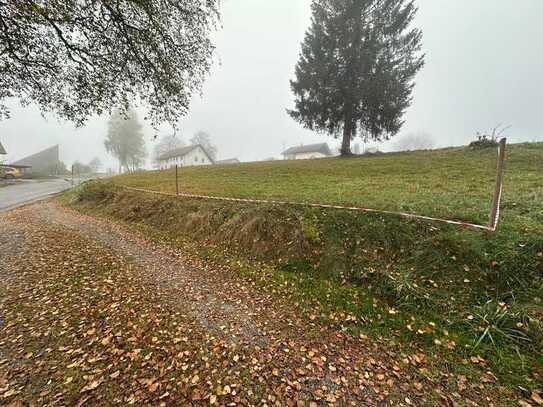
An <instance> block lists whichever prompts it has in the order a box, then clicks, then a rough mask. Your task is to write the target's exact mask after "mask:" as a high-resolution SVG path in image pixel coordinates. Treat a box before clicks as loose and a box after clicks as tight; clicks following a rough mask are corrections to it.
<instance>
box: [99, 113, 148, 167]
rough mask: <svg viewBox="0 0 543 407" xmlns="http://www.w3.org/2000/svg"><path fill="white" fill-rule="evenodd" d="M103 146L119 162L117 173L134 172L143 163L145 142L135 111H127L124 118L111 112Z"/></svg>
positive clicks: (145, 154)
mask: <svg viewBox="0 0 543 407" xmlns="http://www.w3.org/2000/svg"><path fill="white" fill-rule="evenodd" d="M104 145H105V147H106V150H107V152H108V153H110V154H111V155H112V156H114V157H115V158H117V160H119V172H122V171H123V169H124V170H126V171H135V170H137V169H138V168H140V167H141V166H142V165H143V164H144V163H145V157H146V156H147V152H146V151H145V140H144V139H143V131H142V127H141V124H140V123H139V122H138V118H137V115H136V112H135V111H133V110H129V111H128V113H127V115H126V116H125V115H123V114H121V112H119V111H115V112H113V114H112V115H111V118H110V119H109V123H108V133H107V137H106V140H105V142H104Z"/></svg>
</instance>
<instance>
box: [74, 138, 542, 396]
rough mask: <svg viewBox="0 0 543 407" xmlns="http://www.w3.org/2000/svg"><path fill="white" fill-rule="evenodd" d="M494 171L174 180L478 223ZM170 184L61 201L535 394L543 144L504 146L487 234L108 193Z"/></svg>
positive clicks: (492, 156)
mask: <svg viewBox="0 0 543 407" xmlns="http://www.w3.org/2000/svg"><path fill="white" fill-rule="evenodd" d="M495 163H496V150H494V149H485V150H477V151H470V150H468V149H446V150H439V151H432V152H415V153H402V154H385V155H378V156H367V157H359V158H352V159H327V160H315V161H303V162H302V161H300V162H268V163H250V164H241V165H234V166H216V167H199V168H185V169H182V170H181V171H180V176H181V189H182V191H186V192H189V193H199V194H210V195H219V196H231V197H256V198H273V199H285V200H292V201H302V202H303V201H306V202H322V203H338V204H348V205H359V206H364V207H369V208H375V209H386V210H394V211H408V212H413V213H419V214H423V215H428V216H436V217H444V218H447V219H460V220H467V221H473V222H477V223H480V224H486V223H488V217H489V212H490V206H491V201H492V193H493V189H494V178H495ZM174 179H175V177H174V172H173V171H163V172H145V173H138V174H132V175H126V176H121V177H117V178H115V179H114V180H113V182H112V183H107V184H104V183H100V184H98V183H93V184H88V185H86V186H84V187H82V188H80V189H79V190H77V191H75V192H77V197H78V199H76V200H73V199H72V202H73V203H74V206H75V207H77V208H79V209H81V210H91V211H94V212H98V213H101V214H102V215H105V216H109V217H113V218H115V219H120V220H123V221H129V222H135V223H137V224H138V226H139V227H140V228H142V229H144V230H145V231H147V232H148V233H149V234H150V235H153V236H154V237H159V238H160V239H163V240H167V241H169V242H171V243H172V244H176V245H180V246H182V247H184V248H185V249H187V250H189V249H190V250H194V251H197V252H198V253H199V254H200V255H201V256H204V257H206V256H207V257H209V258H212V259H213V260H214V261H218V262H225V263H230V264H231V265H232V266H233V267H236V268H238V269H240V270H241V271H243V272H244V273H247V274H248V275H251V276H253V277H254V278H256V279H258V280H259V281H260V283H261V284H263V285H266V286H268V287H269V289H270V290H272V291H275V292H276V293H277V294H278V295H288V296H289V297H291V298H292V299H293V301H294V302H296V303H297V304H300V306H301V307H302V308H303V309H307V310H308V314H313V313H315V314H317V316H319V317H320V318H322V319H323V320H324V321H329V322H331V323H337V324H339V325H342V326H344V327H348V328H349V329H352V330H353V331H354V332H357V331H359V330H360V331H364V332H366V333H371V334H375V335H377V336H385V337H395V338H400V340H402V341H403V342H404V343H406V344H409V346H420V347H422V348H423V349H425V350H426V351H427V352H428V353H430V354H432V355H433V357H437V358H443V361H444V362H443V363H444V364H445V365H449V364H450V365H449V366H448V368H449V367H451V368H452V369H453V370H456V371H459V372H465V374H467V375H468V376H471V375H473V374H477V372H478V371H479V370H480V371H481V372H483V371H485V370H488V369H491V370H492V371H493V373H494V374H496V375H497V377H498V381H499V383H501V384H503V385H506V386H508V387H509V388H510V389H512V390H513V389H514V390H515V391H521V392H523V391H524V392H526V394H524V396H529V394H530V391H531V389H533V388H537V387H540V386H541V383H542V381H543V379H542V378H543V351H542V348H543V333H542V332H543V331H542V320H543V304H542V297H543V144H541V143H539V144H523V145H514V146H509V150H508V160H507V167H506V176H505V181H504V198H503V205H502V210H503V212H502V220H501V224H500V227H499V230H498V232H497V233H496V234H493V235H491V234H488V233H485V232H478V231H472V230H465V229H461V228H458V227H454V226H448V225H442V224H429V223H424V222H416V221H408V220H405V219H402V218H398V217H395V216H381V215H363V214H358V213H352V212H344V211H334V210H317V209H307V208H301V207H272V206H254V205H240V204H228V203H217V202H205V201H195V200H186V199H175V198H167V197H161V196H154V195H147V194H140V193H134V192H128V191H125V190H122V189H119V188H117V186H119V185H127V186H134V187H141V188H148V189H153V190H157V191H165V192H175V182H174ZM256 264H258V267H255V265H256ZM315 310H316V311H315ZM478 356H481V358H478ZM522 389H525V390H522Z"/></svg>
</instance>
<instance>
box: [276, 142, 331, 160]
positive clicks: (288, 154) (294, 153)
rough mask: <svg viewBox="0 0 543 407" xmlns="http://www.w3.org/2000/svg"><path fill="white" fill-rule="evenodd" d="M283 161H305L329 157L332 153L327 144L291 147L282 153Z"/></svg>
mask: <svg viewBox="0 0 543 407" xmlns="http://www.w3.org/2000/svg"><path fill="white" fill-rule="evenodd" d="M282 155H283V157H284V158H285V160H307V159H311V158H325V157H331V156H332V151H331V150H330V147H328V144H326V143H321V144H310V145H307V146H299V147H291V148H289V149H287V150H285V151H283V153H282Z"/></svg>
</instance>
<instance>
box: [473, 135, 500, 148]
mask: <svg viewBox="0 0 543 407" xmlns="http://www.w3.org/2000/svg"><path fill="white" fill-rule="evenodd" d="M498 144H499V143H498V141H497V140H496V139H495V138H493V137H491V136H486V135H482V136H481V135H479V136H477V140H475V141H473V142H471V143H470V145H469V146H470V147H471V148H489V147H497V146H498Z"/></svg>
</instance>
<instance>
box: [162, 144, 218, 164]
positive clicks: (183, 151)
mask: <svg viewBox="0 0 543 407" xmlns="http://www.w3.org/2000/svg"><path fill="white" fill-rule="evenodd" d="M197 148H201V149H202V151H203V152H204V153H205V155H206V156H207V158H209V161H211V162H214V161H213V159H212V158H211V157H210V156H209V154H208V152H207V151H206V149H205V148H204V147H203V146H202V145H200V144H195V145H192V146H186V147H180V148H176V149H174V150H171V151H168V152H167V153H164V154H162V155H161V156H160V157H158V159H159V160H160V161H166V160H169V159H170V158H176V157H184V156H186V155H187V154H188V153H190V152H191V151H193V150H195V149H197Z"/></svg>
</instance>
